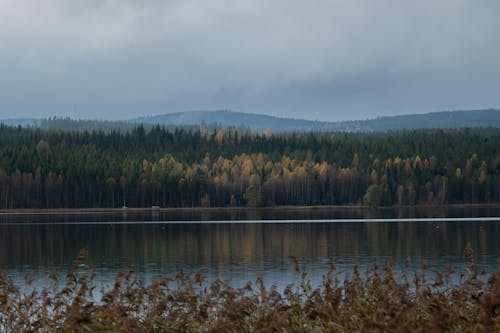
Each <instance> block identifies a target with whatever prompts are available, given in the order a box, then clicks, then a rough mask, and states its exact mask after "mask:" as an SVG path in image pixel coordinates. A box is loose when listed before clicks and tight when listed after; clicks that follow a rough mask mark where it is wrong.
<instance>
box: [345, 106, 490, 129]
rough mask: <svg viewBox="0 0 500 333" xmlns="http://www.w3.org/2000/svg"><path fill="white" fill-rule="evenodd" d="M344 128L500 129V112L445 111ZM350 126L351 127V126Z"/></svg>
mask: <svg viewBox="0 0 500 333" xmlns="http://www.w3.org/2000/svg"><path fill="white" fill-rule="evenodd" d="M343 124H344V125H346V126H345V127H344V128H353V129H355V130H357V131H361V132H372V131H375V132H384V131H388V130H402V129H431V128H474V127H496V128H500V110H496V109H488V110H469V111H443V112H432V113H424V114H411V115H401V116H391V117H380V118H377V119H370V120H360V121H353V122H345V123H343ZM349 125H350V126H349Z"/></svg>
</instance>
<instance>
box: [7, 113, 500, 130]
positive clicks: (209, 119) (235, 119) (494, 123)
mask: <svg viewBox="0 0 500 333" xmlns="http://www.w3.org/2000/svg"><path fill="white" fill-rule="evenodd" d="M0 122H2V123H4V124H6V125H10V126H18V125H20V126H25V127H28V126H30V127H36V128H41V129H57V130H66V131H92V130H96V131H99V130H101V131H105V132H110V131H112V130H120V131H122V132H128V131H130V130H131V129H133V128H134V127H136V126H137V124H139V123H141V124H143V125H144V128H145V129H146V130H149V129H151V128H152V127H153V126H156V125H161V126H165V127H166V128H168V129H174V128H183V129H187V130H196V129H198V128H200V127H202V128H204V130H206V131H209V132H211V131H213V130H218V129H220V128H238V129H239V131H240V132H242V131H246V130H251V131H256V132H261V133H262V132H265V131H266V130H268V129H269V130H271V132H273V133H283V132H332V131H341V132H386V131H390V130H393V131H397V130H403V129H432V128H443V129H444V128H477V127H495V128H500V110H495V109H488V110H472V111H445V112H433V113H426V114H411V115H400V116H390V117H380V118H376V119H368V120H355V121H343V122H326V121H311V120H304V119H291V118H278V117H273V116H268V115H262V114H251V113H242V112H232V111H187V112H177V113H169V114H164V115H157V116H150V117H141V118H135V119H129V120H121V121H99V120H74V119H70V118H68V117H66V118H58V117H51V118H46V119H5V120H0Z"/></svg>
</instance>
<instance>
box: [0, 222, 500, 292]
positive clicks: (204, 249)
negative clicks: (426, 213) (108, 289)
mask: <svg viewBox="0 0 500 333" xmlns="http://www.w3.org/2000/svg"><path fill="white" fill-rule="evenodd" d="M287 216H288V215H287ZM109 217H110V216H109V215H104V216H100V217H98V218H96V220H95V221H89V218H87V219H86V220H85V219H84V220H82V222H86V223H84V224H78V220H77V219H76V220H74V219H75V216H65V217H52V220H50V219H51V217H50V216H44V217H43V218H42V219H41V220H44V219H48V220H49V221H45V223H36V222H37V221H38V222H40V219H38V218H40V217H36V216H34V217H33V216H32V217H31V218H30V219H29V221H24V222H22V221H20V220H19V219H17V220H15V221H12V220H10V221H4V223H3V224H0V269H3V270H6V271H7V272H8V274H9V275H10V276H11V277H12V278H13V279H14V280H16V281H21V280H22V279H23V277H24V275H25V274H26V273H30V272H33V271H35V272H38V274H37V276H38V278H39V279H40V281H43V276H44V275H47V273H48V272H50V271H53V270H57V271H65V270H67V269H69V268H71V267H77V268H78V269H80V270H81V269H86V267H92V268H95V269H96V270H97V280H98V281H99V282H100V283H103V284H106V283H109V282H110V281H112V280H113V279H114V276H115V275H116V273H117V272H118V271H119V270H120V269H133V270H134V271H136V276H137V277H139V278H141V279H143V280H145V281H150V280H151V279H154V278H158V277H171V276H173V275H174V274H175V273H176V272H179V271H182V272H186V273H194V272H196V271H202V272H203V273H204V274H205V275H206V276H207V277H208V278H209V280H213V279H215V278H218V277H219V278H222V279H224V280H228V281H230V282H231V283H232V284H233V285H235V286H241V285H243V284H244V283H246V282H247V281H249V280H254V279H255V278H256V277H257V276H258V275H259V274H264V277H265V281H266V283H269V284H277V285H278V286H283V285H285V284H287V283H290V282H293V281H296V280H297V278H298V276H297V274H296V273H295V272H294V264H293V262H294V258H295V259H296V260H297V261H298V262H299V264H300V265H301V267H302V268H304V269H305V270H306V271H307V272H308V274H309V275H308V276H309V278H310V279H311V280H312V281H313V282H314V283H319V281H320V280H321V277H322V276H323V275H324V274H326V272H328V270H329V268H330V266H331V263H332V262H334V263H335V265H336V268H337V270H338V271H339V272H340V273H341V274H348V273H350V272H351V271H352V269H353V267H354V266H360V267H361V269H364V268H366V267H367V266H368V265H370V264H371V263H373V262H374V261H375V260H376V261H378V262H385V261H387V260H389V259H391V260H393V261H394V263H395V264H396V266H398V267H402V266H403V265H404V263H405V262H406V261H407V259H408V258H409V259H410V262H411V265H410V269H412V270H418V269H420V266H421V264H422V263H423V262H425V263H426V264H427V266H428V270H429V271H431V272H432V271H440V270H443V269H444V268H445V267H447V266H448V265H453V266H454V267H456V268H457V269H462V268H463V267H464V266H465V265H466V264H467V263H468V262H469V261H470V260H471V259H467V258H465V257H464V251H465V248H466V246H467V243H470V245H471V246H472V248H473V249H474V254H473V256H472V260H475V261H476V262H477V263H478V264H479V265H480V266H481V267H483V268H484V269H485V270H486V271H488V272H492V271H495V270H497V268H498V259H499V257H500V222H498V221H495V218H490V219H488V218H485V219H483V220H481V221H478V220H476V221H469V220H467V219H466V220H458V221H457V220H455V221H442V220H432V219H430V220H418V221H414V222H412V220H411V219H410V220H401V221H399V222H380V221H378V222H377V221H374V220H367V221H364V222H336V223H331V222H322V221H321V220H318V219H316V220H315V222H316V223H308V222H307V220H306V221H300V222H297V221H294V223H288V222H286V221H283V220H278V221H275V222H277V223H273V221H269V220H268V221H267V223H256V222H255V221H243V223H242V222H241V221H240V223H206V222H203V221H195V220H193V219H189V221H190V223H183V222H182V221H178V222H172V220H171V219H170V220H169V221H163V220H162V219H161V218H159V219H157V221H155V220H153V219H151V218H150V219H149V220H150V222H146V223H143V222H140V223H135V222H134V220H131V219H130V218H129V217H127V218H126V219H123V218H122V219H120V218H119V217H118V218H116V219H114V218H109ZM37 219H38V220H37ZM61 219H66V220H67V221H68V222H72V224H64V223H62V224H61ZM80 219H81V218H80ZM106 219H108V221H106ZM90 220H92V219H90ZM50 221H52V222H56V224H52V223H50ZM123 221H126V222H127V223H126V224H116V223H114V222H123ZM33 222H35V223H33ZM89 222H90V223H89ZM103 222H104V223H103ZM226 222H227V221H226ZM278 222H279V223H278ZM9 223H10V224H9ZM81 249H86V250H85V252H86V253H88V256H87V257H86V258H83V259H82V258H79V259H77V256H78V253H79V252H80V250H81ZM82 267H83V268H82Z"/></svg>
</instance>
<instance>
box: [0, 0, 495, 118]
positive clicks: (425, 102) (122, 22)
mask: <svg viewBox="0 0 500 333" xmlns="http://www.w3.org/2000/svg"><path fill="white" fill-rule="evenodd" d="M499 17H500V1H498V0H437V1H436V0H419V1H413V0H407V1H406V0H377V1H374V0H302V1H298V0H210V1H206V0H199V1H195V0H144V1H140V0H71V1H68V0H1V1H0V118H3V119H5V118H33V117H35V118H39V117H49V116H69V117H72V118H78V119H84V118H91V119H128V118H133V117H139V116H146V115H155V114H163V113H170V112H181V111H188V110H215V109H217V110H219V109H225V110H234V111H240V112H250V113H262V114H268V115H274V116H280V117H282V116H284V117H293V118H305V119H313V120H325V121H338V120H353V119H367V118H374V117H378V116H388V115H396V114H409V113H425V112H433V111H442V110H465V109H480V108H498V107H500V19H498V18H499Z"/></svg>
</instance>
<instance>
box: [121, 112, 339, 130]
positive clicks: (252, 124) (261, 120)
mask: <svg viewBox="0 0 500 333" xmlns="http://www.w3.org/2000/svg"><path fill="white" fill-rule="evenodd" d="M130 121H131V122H134V123H143V124H161V125H176V126H180V125H201V124H202V123H205V124H213V123H217V124H220V125H222V126H223V127H241V126H243V127H248V128H250V129H251V130H254V131H258V132H262V131H264V130H266V129H268V128H269V129H271V130H273V131H274V132H292V131H294V132H302V131H311V130H316V129H320V128H323V127H325V126H326V127H331V126H335V123H328V122H320V121H312V120H304V119H291V118H279V117H274V116H268V115H263V114H253V113H243V112H233V111H225V110H218V111H186V112H176V113H168V114H164V115H158V116H151V117H141V118H136V119H132V120H130Z"/></svg>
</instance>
